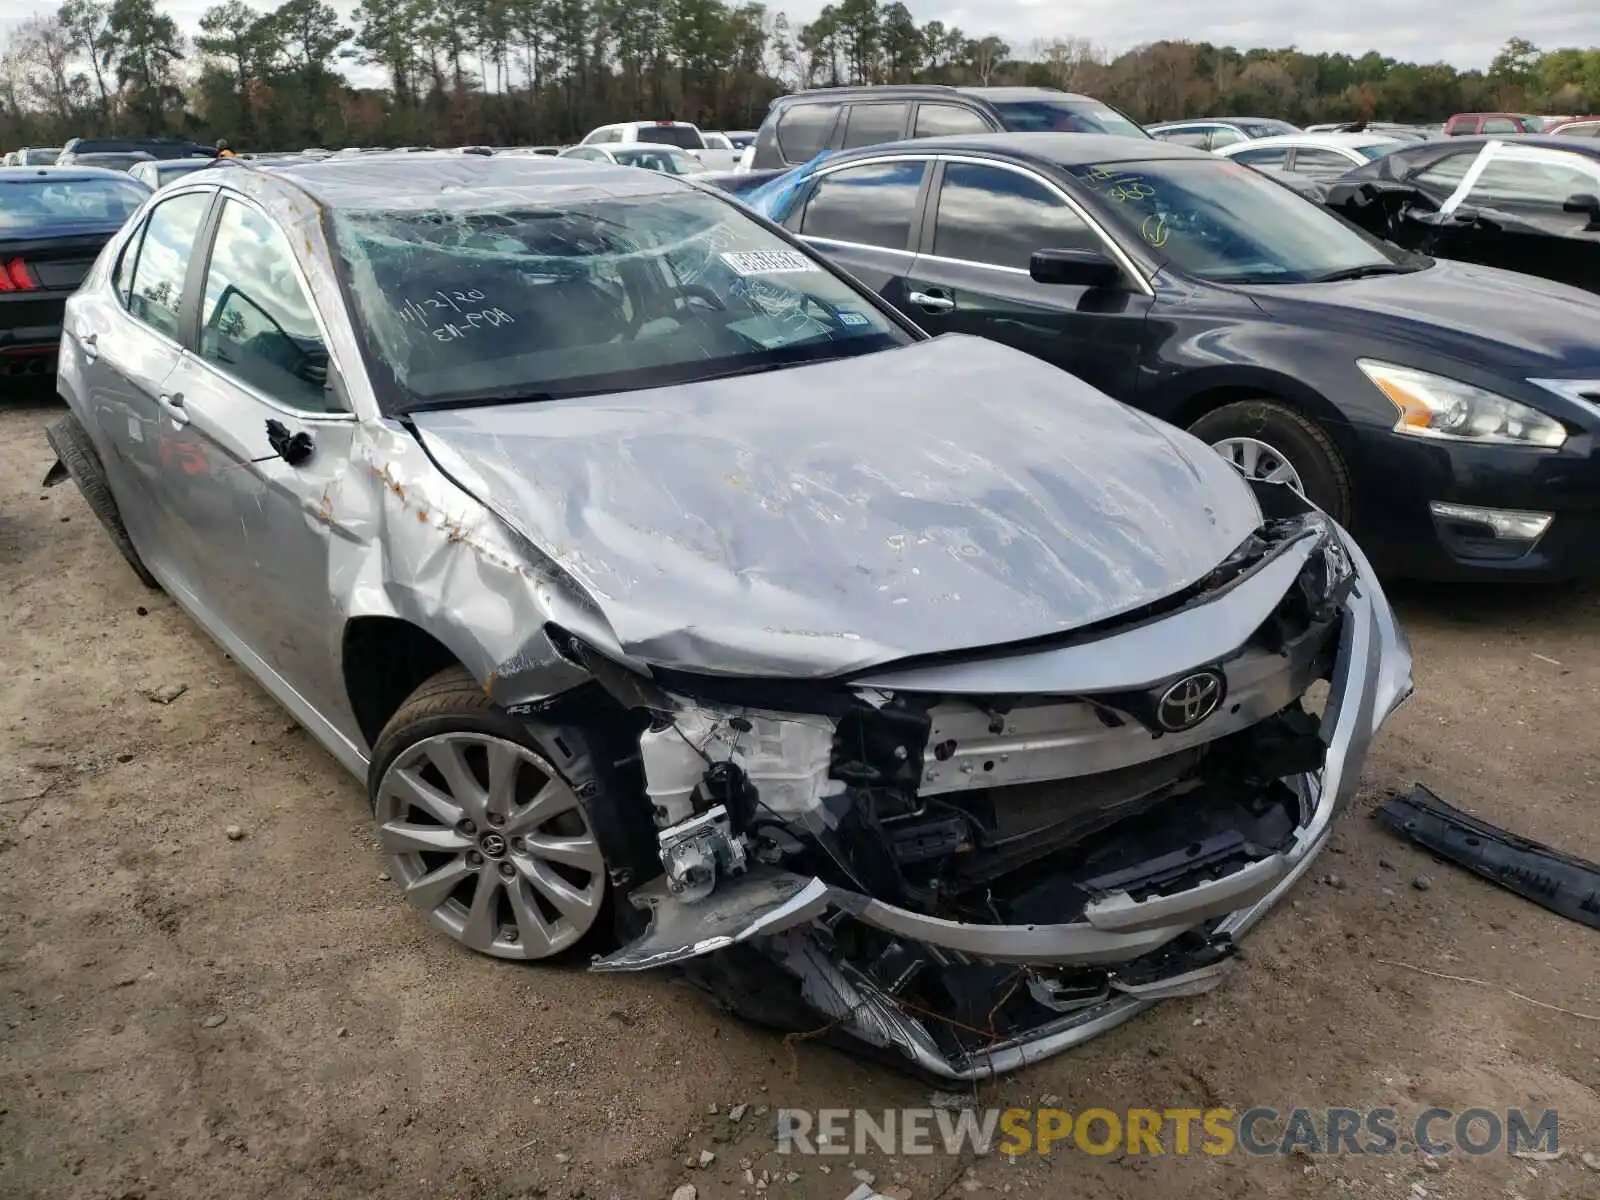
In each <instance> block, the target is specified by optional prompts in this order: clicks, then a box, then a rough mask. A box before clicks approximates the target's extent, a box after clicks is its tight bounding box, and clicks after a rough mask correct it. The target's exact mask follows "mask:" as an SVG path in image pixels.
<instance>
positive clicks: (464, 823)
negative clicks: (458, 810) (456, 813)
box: [456, 817, 478, 837]
mask: <svg viewBox="0 0 1600 1200" xmlns="http://www.w3.org/2000/svg"><path fill="white" fill-rule="evenodd" d="M456 828H457V829H459V830H460V831H461V832H462V833H464V834H466V835H467V836H468V837H471V836H472V835H473V834H475V833H477V832H478V827H477V826H476V825H474V824H473V823H472V822H471V821H469V820H467V819H466V818H464V817H463V818H462V820H461V822H460V824H458V825H457V826H456Z"/></svg>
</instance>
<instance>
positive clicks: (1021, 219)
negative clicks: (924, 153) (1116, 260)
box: [933, 163, 1099, 271]
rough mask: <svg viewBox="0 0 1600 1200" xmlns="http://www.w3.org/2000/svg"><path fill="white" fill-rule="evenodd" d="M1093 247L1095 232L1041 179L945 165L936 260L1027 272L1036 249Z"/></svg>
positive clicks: (966, 165)
mask: <svg viewBox="0 0 1600 1200" xmlns="http://www.w3.org/2000/svg"><path fill="white" fill-rule="evenodd" d="M1091 248H1093V249H1098V248H1099V241H1098V239H1097V238H1096V237H1095V235H1094V232H1093V231H1092V230H1091V229H1090V228H1089V227H1088V225H1086V224H1084V222H1083V221H1082V220H1081V219H1080V218H1079V217H1078V215H1077V214H1076V213H1074V212H1073V211H1072V210H1071V209H1070V208H1068V207H1067V206H1066V204H1065V203H1063V202H1062V200H1061V198H1060V197H1059V196H1057V195H1055V194H1054V193H1053V192H1051V191H1050V189H1049V188H1047V187H1045V185H1044V184H1043V183H1041V182H1040V181H1039V180H1037V179H1034V178H1032V177H1030V176H1027V175H1021V174H1018V173H1017V172H1016V171H1006V170H1002V169H1000V168H998V167H983V166H977V165H975V164H972V163H949V164H947V165H946V166H945V169H944V186H943V187H942V188H941V189H940V190H939V212H938V215H937V217H936V218H935V220H934V227H933V253H934V255H935V256H937V257H939V258H958V259H962V260H964V261H966V262H979V263H987V264H989V265H990V266H996V267H1016V268H1019V269H1021V270H1024V271H1025V270H1027V269H1028V260H1029V259H1030V258H1031V257H1032V256H1033V252H1034V251H1035V250H1072V249H1091Z"/></svg>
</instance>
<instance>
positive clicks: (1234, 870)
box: [594, 538, 1411, 1080]
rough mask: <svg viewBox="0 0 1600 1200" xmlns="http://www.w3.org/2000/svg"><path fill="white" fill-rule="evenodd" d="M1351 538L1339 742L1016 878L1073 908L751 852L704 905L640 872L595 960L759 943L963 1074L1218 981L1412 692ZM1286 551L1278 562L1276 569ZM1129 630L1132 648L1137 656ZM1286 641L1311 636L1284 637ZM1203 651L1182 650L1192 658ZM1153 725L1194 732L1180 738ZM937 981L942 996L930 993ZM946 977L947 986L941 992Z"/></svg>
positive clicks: (679, 957) (868, 1027) (1332, 697)
mask: <svg viewBox="0 0 1600 1200" xmlns="http://www.w3.org/2000/svg"><path fill="white" fill-rule="evenodd" d="M1341 543H1343V539H1342V538H1341ZM1341 549H1345V550H1347V551H1348V553H1349V555H1350V560H1349V561H1350V564H1351V565H1350V573H1351V574H1352V575H1353V580H1352V581H1351V583H1350V586H1348V587H1346V588H1344V589H1343V590H1342V592H1341V593H1339V600H1338V604H1339V614H1338V618H1337V620H1336V621H1335V622H1334V623H1332V624H1331V625H1330V626H1329V628H1330V629H1331V630H1332V631H1333V632H1332V633H1330V634H1329V638H1328V640H1329V641H1331V640H1333V638H1335V637H1336V639H1337V641H1336V645H1334V646H1331V647H1327V649H1328V650H1330V651H1331V653H1330V654H1329V655H1327V657H1325V658H1324V659H1323V660H1322V661H1323V663H1324V666H1323V668H1322V669H1323V670H1324V671H1325V672H1326V671H1327V667H1326V662H1327V658H1329V657H1331V660H1332V666H1331V672H1328V673H1327V678H1328V683H1329V691H1328V695H1327V697H1326V700H1325V702H1324V705H1323V710H1322V714H1321V718H1320V722H1314V720H1313V719H1312V718H1310V717H1305V718H1304V720H1305V722H1306V724H1307V725H1308V726H1310V727H1313V728H1314V730H1315V740H1318V741H1320V743H1321V746H1322V747H1324V748H1325V750H1324V752H1323V753H1322V754H1321V755H1320V762H1321V765H1320V767H1319V768H1318V769H1316V770H1309V771H1307V770H1301V771H1298V772H1294V773H1284V774H1281V775H1279V776H1278V777H1276V778H1273V779H1265V780H1259V781H1257V782H1256V783H1254V784H1252V785H1251V786H1250V787H1248V788H1240V787H1238V786H1237V785H1234V786H1232V788H1231V790H1230V789H1227V788H1223V789H1216V790H1217V791H1218V793H1219V795H1218V796H1213V795H1212V794H1211V792H1209V791H1208V790H1207V786H1208V785H1206V784H1204V783H1200V784H1194V785H1191V786H1190V787H1189V789H1188V790H1184V789H1183V788H1181V787H1180V788H1176V789H1173V790H1172V791H1170V792H1168V793H1165V794H1164V798H1162V799H1161V800H1160V801H1159V802H1157V803H1156V804H1154V805H1153V806H1146V807H1144V808H1142V809H1140V810H1139V811H1138V813H1137V814H1136V815H1134V816H1132V817H1131V818H1130V820H1131V821H1132V822H1133V823H1135V824H1136V825H1138V827H1139V828H1150V827H1155V826H1159V827H1160V832H1159V834H1157V835H1153V836H1149V837H1144V838H1142V840H1141V839H1137V838H1134V839H1130V838H1129V837H1127V836H1126V835H1120V834H1118V833H1117V829H1118V828H1119V827H1116V826H1112V827H1111V828H1109V830H1101V831H1100V833H1102V834H1104V835H1106V836H1107V837H1113V838H1115V837H1121V839H1122V842H1123V843H1126V842H1127V841H1129V840H1138V848H1137V850H1136V851H1134V852H1131V857H1130V854H1129V853H1123V854H1122V855H1121V857H1120V858H1118V857H1116V856H1113V858H1112V860H1111V867H1110V869H1103V868H1102V869H1098V870H1080V871H1079V872H1078V873H1077V874H1075V875H1070V878H1068V879H1067V881H1066V883H1065V884H1063V883H1062V882H1061V881H1060V880H1059V879H1055V880H1047V881H1046V883H1044V884H1040V885H1037V886H1032V890H1031V891H1030V890H1027V889H1022V890H1021V891H1018V890H1014V891H1013V892H1012V894H1011V907H1010V908H1009V909H1007V911H1008V912H1010V913H1012V914H1016V913H1018V912H1025V913H1027V914H1029V915H1030V916H1031V915H1036V914H1039V913H1040V912H1044V913H1046V914H1048V912H1052V911H1053V912H1060V913H1063V914H1068V913H1070V915H1071V916H1072V919H1071V920H1065V921H1062V922H1060V923H1054V924H1052V923H1048V922H1046V921H1040V920H1030V921H1027V922H1026V923H1015V922H1012V923H1007V922H1005V921H1002V920H995V921H993V922H991V921H988V920H950V919H946V918H944V917H940V916H933V915H929V914H928V913H925V912H919V911H915V910H913V909H912V908H909V907H905V906H903V905H899V904H892V903H888V902H886V901H884V900H883V899H879V898H877V897H875V896H872V895H869V894H866V891H865V890H864V889H861V888H857V887H852V886H845V885H843V884H841V883H840V882H838V881H837V878H835V880H833V881H829V880H825V879H824V878H822V877H820V876H816V875H807V874H804V873H799V872H795V871H791V870H786V869H783V868H782V867H780V866H777V865H770V864H763V863H760V862H752V865H751V868H750V869H749V870H748V871H746V872H745V873H743V874H740V875H737V876H731V877H728V878H725V879H722V880H720V881H719V882H718V884H717V886H716V888H715V889H714V890H713V891H712V892H711V893H710V894H709V895H707V896H705V898H704V899H701V900H698V901H696V902H685V901H684V900H683V898H682V889H681V888H678V889H674V887H673V886H672V883H671V880H670V879H669V878H668V877H665V876H664V877H662V878H660V879H657V880H655V881H654V882H653V883H651V884H648V885H646V886H644V887H642V888H640V889H638V890H637V891H636V892H635V893H634V895H633V901H634V903H635V904H636V905H638V906H640V907H642V908H646V909H648V910H649V911H650V913H651V924H650V928H649V930H648V931H647V932H646V933H645V935H644V936H643V937H641V938H639V939H638V940H637V941H635V942H633V943H631V944H629V945H627V946H625V947H623V948H622V949H621V950H619V951H617V952H616V953H614V954H612V955H610V956H609V957H607V958H603V959H599V960H597V961H596V962H595V963H594V969H596V970H600V971H633V970H644V969H648V968H652V967H661V966H667V965H670V964H674V963H683V962H686V961H687V960H690V959H694V958H697V957H699V956H701V955H706V954H709V953H712V952H714V951H720V950H727V949H729V948H734V947H741V946H743V947H748V948H750V949H751V950H754V951H758V952H759V953H760V954H761V955H762V956H763V957H764V958H765V959H766V960H767V961H769V962H770V963H771V964H772V965H773V966H774V967H775V968H777V969H776V970H775V971H774V972H773V979H774V982H773V986H774V987H779V986H791V987H797V988H798V991H799V995H800V997H801V998H802V1000H803V1002H804V1005H805V1007H806V1008H807V1009H808V1010H809V1011H810V1012H812V1013H814V1014H815V1016H816V1017H817V1018H818V1019H817V1021H816V1025H817V1026H818V1027H822V1026H825V1025H827V1024H829V1023H830V1022H831V1023H833V1024H834V1025H836V1026H837V1027H838V1028H839V1029H842V1030H844V1031H846V1032H848V1033H850V1034H852V1035H853V1036H854V1037H856V1038H859V1039H862V1040H864V1041H866V1042H869V1043H871V1044H873V1045H875V1046H877V1047H880V1048H882V1049H885V1050H891V1051H896V1052H898V1053H900V1054H902V1055H904V1056H905V1057H906V1058H908V1059H909V1060H910V1061H911V1062H912V1063H914V1064H915V1065H916V1066H917V1067H919V1068H921V1069H922V1070H924V1071H926V1072H928V1073H929V1074H932V1075H935V1076H939V1077H943V1078H946V1079H952V1080H973V1079H980V1078H985V1077H989V1076H993V1075H996V1074H1000V1073H1004V1072H1007V1071H1010V1070H1013V1069H1015V1068H1018V1067H1020V1066H1022V1065H1024V1064H1026V1063H1029V1062H1034V1061H1037V1060H1039V1059H1043V1058H1046V1057H1049V1056H1050V1055H1052V1054H1056V1053H1059V1052H1061V1051H1063V1050H1066V1049H1068V1048H1069V1047H1072V1046H1074V1045H1076V1044H1078V1043H1079V1042H1082V1041H1085V1040H1087V1039H1089V1038H1091V1037H1093V1036H1095V1035H1096V1034H1098V1033H1101V1032H1103V1031H1104V1030H1107V1029H1110V1028H1112V1027H1113V1026H1115V1025H1118V1024H1120V1023H1121V1022H1123V1021H1125V1020H1127V1019H1129V1018H1130V1017H1132V1016H1134V1015H1136V1014H1137V1013H1139V1012H1140V1011H1142V1010H1143V1009H1145V1008H1146V1007H1148V1006H1149V1005H1151V1004H1153V1003H1154V1002H1155V1001H1157V1000H1160V999H1165V998H1169V997H1172V996H1181V995H1194V994H1198V993H1201V992H1204V991H1207V990H1209V989H1210V988H1213V987H1215V986H1216V985H1217V984H1218V983H1219V982H1220V980H1221V978H1222V975H1223V973H1224V971H1225V970H1226V968H1227V966H1228V959H1229V958H1230V957H1231V955H1232V953H1233V951H1234V947H1235V944H1236V941H1237V939H1238V938H1240V937H1241V936H1242V935H1243V934H1245V933H1246V932H1248V931H1249V929H1250V928H1251V927H1252V926H1253V925H1254V924H1255V923H1256V922H1257V921H1259V920H1260V919H1261V918H1262V917H1263V916H1264V915H1265V914H1266V913H1267V912H1268V911H1269V910H1270V909H1271V908H1272V906H1273V905H1274V904H1276V903H1277V902H1278V901H1279V900H1280V899H1281V898H1282V897H1283V896H1284V895H1285V894H1286V893H1287V892H1288V890H1289V889H1290V888H1291V887H1292V886H1293V885H1294V883H1295V882H1296V880H1298V879H1299V878H1300V876H1301V875H1302V874H1304V873H1305V871H1306V870H1307V869H1308V868H1309V867H1310V865H1311V863H1312V861H1313V860H1314V859H1315V857H1316V855H1317V853H1318V851H1319V850H1320V849H1321V848H1322V846H1323V845H1324V843H1325V842H1326V840H1327V837H1328V834H1329V832H1330V829H1331V826H1332V823H1333V820H1334V818H1335V816H1336V815H1337V814H1338V812H1339V811H1340V810H1341V808H1342V807H1343V806H1344V805H1345V803H1346V802H1347V801H1348V799H1349V797H1350V795H1351V794H1352V792H1353V791H1354V788H1355V786H1356V783H1357V779H1358V777H1359V774H1360V771H1361V768H1362V765H1363V762H1364V760H1365V757H1366V754H1367V749H1368V746H1369V745H1370V743H1371V740H1372V737H1373V735H1374V734H1375V732H1376V731H1377V729H1378V728H1379V726H1380V725H1381V724H1382V722H1383V721H1384V720H1385V719H1386V718H1387V717H1388V715H1389V714H1390V713H1391V712H1392V711H1393V709H1394V708H1395V707H1396V706H1397V705H1398V704H1399V703H1400V702H1401V701H1402V700H1403V699H1405V697H1406V696H1407V695H1409V694H1410V690H1411V674H1410V651H1409V647H1408V646H1407V644H1406V641H1405V638H1404V635H1403V634H1402V633H1401V631H1400V629H1399V627H1398V625H1397V623H1396V621H1395V618H1394V615H1393V613H1392V611H1391V610H1390V608H1389V605H1388V603H1387V601H1386V600H1385V598H1384V596H1383V593H1382V591H1381V589H1380V588H1379V587H1378V585H1377V583H1376V580H1375V579H1374V577H1373V575H1372V573H1371V569H1370V567H1369V566H1368V564H1367V563H1366V561H1365V560H1364V558H1362V557H1361V555H1360V553H1359V551H1356V550H1354V548H1353V547H1349V546H1348V544H1347V543H1346V544H1342V545H1341ZM1286 554H1287V555H1288V556H1289V557H1286V558H1285V560H1284V561H1286V562H1288V563H1289V564H1290V565H1294V566H1295V568H1296V570H1298V569H1300V567H1301V566H1302V565H1303V564H1304V563H1305V562H1307V561H1308V555H1307V553H1306V552H1305V549H1304V547H1301V548H1300V549H1299V550H1298V551H1289V552H1286ZM1273 565H1274V564H1271V563H1269V564H1268V565H1267V568H1266V569H1264V570H1263V571H1262V572H1260V573H1259V575H1270V574H1272V573H1273V571H1272V568H1273ZM1285 569H1286V570H1287V568H1285ZM1293 573H1294V572H1293V571H1289V572H1288V574H1290V575H1292V574H1293ZM1251 593H1252V589H1251V588H1250V587H1249V586H1242V587H1238V588H1234V589H1231V590H1226V591H1224V592H1222V594H1220V595H1219V596H1218V597H1216V598H1215V599H1212V600H1209V601H1207V603H1206V605H1205V606H1210V605H1216V606H1220V607H1219V610H1218V611H1217V612H1216V613H1214V614H1213V615H1214V616H1215V617H1216V620H1215V621H1213V622H1212V628H1213V629H1215V628H1218V627H1220V626H1223V625H1225V624H1227V623H1228V622H1229V621H1231V622H1232V623H1233V624H1234V625H1236V626H1238V627H1241V628H1243V627H1249V628H1253V627H1254V626H1255V625H1256V624H1259V618H1249V617H1248V614H1246V619H1244V620H1243V621H1242V624H1241V622H1240V614H1239V613H1237V612H1230V613H1224V612H1222V611H1221V609H1223V608H1226V606H1229V605H1238V604H1250V605H1255V604H1257V603H1259V598H1252V595H1251ZM1280 594H1281V592H1280ZM1268 611H1269V612H1270V611H1271V610H1270V608H1269V610H1268ZM1262 615H1265V614H1262ZM1186 616H1187V614H1186ZM1162 623H1163V622H1155V623H1153V624H1147V625H1145V626H1142V627H1135V628H1134V629H1132V630H1129V631H1127V632H1125V633H1117V634H1111V635H1109V636H1108V637H1106V638H1105V639H1103V641H1102V642H1101V644H1100V647H1099V648H1100V650H1101V651H1103V652H1104V655H1105V656H1107V657H1108V658H1109V660H1110V661H1113V662H1116V661H1122V662H1126V661H1129V658H1131V657H1136V656H1137V654H1136V652H1138V651H1140V650H1148V649H1149V648H1150V645H1151V642H1152V638H1153V637H1154V636H1155V635H1152V633H1151V630H1152V629H1156V628H1158V627H1159V626H1160V625H1161V624H1162ZM1247 633H1248V629H1247ZM1124 638H1127V639H1128V642H1129V650H1130V654H1129V655H1127V656H1120V655H1119V646H1118V645H1117V643H1118V642H1119V641H1121V640H1122V639H1124ZM1136 640H1137V641H1141V642H1143V643H1144V645H1143V646H1135V645H1133V643H1134V642H1135V641H1136ZM1190 645H1191V650H1190V652H1191V653H1192V643H1191V644H1190ZM1172 653H1176V654H1182V653H1183V651H1182V650H1175V651H1172ZM1283 657H1284V658H1285V659H1292V658H1293V657H1294V653H1293V651H1291V650H1288V649H1285V651H1284V653H1283ZM1190 663H1192V659H1190V660H1189V661H1188V662H1177V661H1175V662H1174V663H1173V664H1171V665H1173V666H1174V667H1176V668H1177V669H1179V670H1182V669H1192V668H1191V667H1190ZM1023 669H1028V668H1027V667H1026V665H1024V667H1023ZM1239 695H1240V696H1243V693H1242V692H1240V693H1239ZM1296 695H1297V696H1298V692H1296ZM1233 698H1234V697H1232V696H1230V700H1232V699H1233ZM1296 704H1298V701H1296ZM1306 736H1308V737H1309V736H1311V735H1310V734H1309V733H1308V734H1307V735H1306ZM1154 742H1155V744H1156V745H1158V746H1172V745H1173V744H1174V743H1176V744H1177V745H1178V746H1179V747H1183V746H1185V743H1184V742H1183V740H1182V739H1181V738H1174V739H1172V740H1171V741H1170V742H1163V741H1162V739H1160V738H1157V739H1154ZM1221 744H1222V743H1220V742H1219V743H1218V745H1221ZM1190 752H1191V750H1190V749H1180V750H1179V751H1178V753H1190ZM1207 752H1208V753H1216V751H1215V748H1214V747H1213V748H1211V749H1210V750H1208V751H1207ZM1159 753H1162V754H1167V755H1171V754H1172V753H1173V752H1172V751H1171V750H1161V751H1159ZM1274 761H1276V760H1274ZM1075 786H1080V787H1081V786H1083V784H1081V783H1080V784H1077V785H1075ZM1124 827H1125V826H1124ZM1050 861H1051V860H1049V859H1046V860H1043V862H1042V863H1041V861H1039V860H1036V861H1035V862H1034V863H1033V864H1032V866H1033V867H1036V868H1037V867H1040V866H1046V867H1047V866H1048V865H1049V862H1050ZM1097 861H1100V860H1097ZM1091 865H1096V864H1095V863H1091ZM1023 874H1026V871H1025V870H1024V872H1023ZM1030 896H1031V897H1032V898H1033V899H1032V900H1027V897H1030ZM1040 896H1043V897H1044V898H1045V899H1044V903H1043V904H1042V905H1041V903H1039V902H1038V897H1040ZM1074 896H1075V897H1076V900H1061V902H1059V903H1058V902H1057V900H1058V898H1065V897H1074ZM1025 901H1026V902H1025ZM1051 904H1054V905H1055V906H1054V907H1053V908H1052V907H1050V905H1051ZM992 915H995V916H998V915H999V910H998V909H997V910H996V913H995V914H992ZM784 976H787V980H785V979H784V978H783V977H784ZM919 980H920V981H921V982H920V983H919V982H917V981H919ZM929 981H936V986H933V985H930V984H929ZM925 985H926V986H929V987H932V991H931V993H930V991H926V990H925V991H918V990H917V988H918V987H922V986H925ZM929 994H933V995H936V996H938V997H939V998H940V1000H939V1002H938V1004H937V1005H936V1006H930V1004H929V1003H928V1000H927V997H928V995H929Z"/></svg>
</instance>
